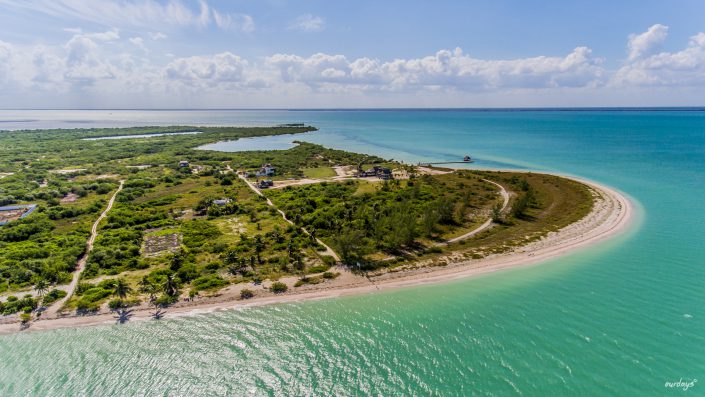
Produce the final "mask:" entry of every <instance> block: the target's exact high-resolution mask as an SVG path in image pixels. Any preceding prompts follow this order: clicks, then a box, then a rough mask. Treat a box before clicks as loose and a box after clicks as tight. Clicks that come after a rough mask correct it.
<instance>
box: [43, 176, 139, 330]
mask: <svg viewBox="0 0 705 397" xmlns="http://www.w3.org/2000/svg"><path fill="white" fill-rule="evenodd" d="M124 185H125V181H124V180H122V181H120V186H119V187H118V189H117V190H116V191H115V193H114V194H113V196H112V197H111V198H110V201H108V206H107V207H105V210H103V212H102V213H101V214H100V216H99V217H98V219H96V221H95V222H94V223H93V227H92V228H91V237H90V238H89V239H88V242H87V243H86V252H85V253H84V254H83V256H81V258H80V259H79V260H78V263H76V271H74V272H73V278H72V279H71V283H70V284H69V287H68V289H67V290H66V296H65V297H63V298H62V299H60V300H58V301H56V302H55V303H54V304H53V305H52V306H51V307H50V308H49V309H47V311H46V312H45V314H44V315H43V316H42V317H43V318H47V317H55V316H56V315H57V314H58V312H59V310H60V309H61V308H62V307H63V306H64V303H66V301H68V300H69V299H70V298H71V296H72V295H73V293H74V291H75V290H76V286H78V280H79V279H80V278H81V273H83V270H84V269H85V268H86V262H88V255H89V254H90V253H91V251H92V250H93V244H94V243H95V239H96V237H98V225H99V224H100V222H101V221H102V220H103V219H105V217H106V216H108V212H110V210H111V209H112V208H113V204H115V197H117V195H118V193H120V191H121V190H122V187H123V186H124Z"/></svg>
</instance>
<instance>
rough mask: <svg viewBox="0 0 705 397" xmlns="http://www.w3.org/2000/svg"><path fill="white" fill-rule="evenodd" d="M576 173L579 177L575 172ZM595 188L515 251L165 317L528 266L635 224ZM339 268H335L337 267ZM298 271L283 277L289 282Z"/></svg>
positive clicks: (179, 309) (56, 323)
mask: <svg viewBox="0 0 705 397" xmlns="http://www.w3.org/2000/svg"><path fill="white" fill-rule="evenodd" d="M573 179H575V178H573ZM578 181H579V182H582V183H585V184H587V185H588V186H590V187H591V188H592V189H593V190H594V194H595V197H596V203H595V206H594V208H593V211H592V212H591V213H590V214H588V215H587V216H586V217H585V218H583V219H582V220H580V221H578V222H576V223H573V224H571V225H569V226H567V227H565V228H563V229H561V230H559V231H558V232H554V233H551V234H549V235H548V236H546V237H544V238H543V239H541V240H539V241H536V242H533V243H530V244H528V245H526V246H522V247H519V248H518V249H516V250H515V251H512V252H507V253H503V254H499V255H492V256H489V257H486V258H483V259H477V260H459V261H457V262H453V263H450V264H448V265H446V266H436V267H418V268H409V269H405V270H403V271H394V272H384V273H380V274H379V275H377V276H375V277H371V279H367V278H366V277H363V276H358V275H354V274H352V273H349V272H346V273H344V274H341V276H340V277H339V278H337V279H335V280H332V281H330V282H325V283H323V284H318V285H310V286H305V287H300V288H290V292H288V293H286V294H282V295H274V294H271V293H269V292H267V291H265V290H264V289H263V288H262V286H259V290H257V291H256V297H255V298H254V299H251V300H247V301H242V300H239V299H238V296H239V295H237V296H236V291H239V290H240V289H242V288H253V289H254V287H251V286H249V285H242V286H241V285H237V286H231V287H228V289H232V290H233V291H231V292H228V293H225V294H223V295H222V296H220V297H217V298H213V299H211V300H206V299H204V300H201V301H195V302H189V303H182V302H180V303H179V304H177V305H175V306H173V307H170V308H169V309H168V313H167V314H166V318H172V317H178V316H184V315H192V314H198V313H208V312H213V311H218V310H225V309H231V308H235V307H252V306H260V305H268V304H275V303H287V302H299V301H307V300H317V299H325V298H334V297H340V296H348V295H356V294H363V293H370V292H374V291H377V290H388V289H393V288H399V287H408V286H415V285H423V284H430V283H439V282H445V281H450V280H455V279H460V278H465V277H470V276H476V275H481V274H487V273H491V272H495V271H499V270H504V269H510V268H514V267H520V266H527V265H532V264H536V263H540V262H544V261H547V260H549V259H553V258H556V257H559V256H562V255H565V254H567V253H570V252H574V251H575V250H577V249H581V248H586V247H589V246H591V245H594V244H596V243H599V242H601V241H604V240H606V239H608V238H610V237H613V236H615V235H617V234H619V233H621V232H623V231H624V230H626V229H627V227H628V226H629V225H630V224H631V220H632V219H633V214H634V210H633V207H632V204H631V203H630V202H629V200H628V199H627V198H626V197H625V196H624V195H622V194H620V193H619V192H617V191H615V190H613V189H610V188H608V187H605V186H602V185H598V184H596V183H593V182H589V181H584V180H578ZM337 270H338V269H336V271H337ZM295 279H296V278H295V277H290V278H286V279H282V281H285V282H287V283H290V282H291V281H294V280H295ZM150 319H151V315H150V311H149V310H148V309H147V308H142V309H138V310H135V312H134V315H133V317H132V318H131V320H130V321H146V320H150ZM114 323H115V319H114V317H113V315H112V314H110V313H104V314H98V315H93V316H85V317H65V318H59V319H55V320H41V321H37V322H34V323H33V324H32V327H31V328H30V329H29V330H30V331H31V330H45V329H55V328H65V327H78V326H89V325H98V324H114ZM18 330H19V325H18V324H17V323H13V324H0V334H6V333H13V332H17V331H18Z"/></svg>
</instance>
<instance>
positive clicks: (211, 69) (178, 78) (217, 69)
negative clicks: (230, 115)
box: [164, 52, 248, 87]
mask: <svg viewBox="0 0 705 397" xmlns="http://www.w3.org/2000/svg"><path fill="white" fill-rule="evenodd" d="M247 65H248V63H247V61H245V60H244V59H242V58H240V57H239V56H237V55H233V54H232V53H230V52H223V53H220V54H216V55H213V56H193V57H188V58H178V59H175V60H173V61H171V62H170V63H169V64H168V65H166V67H165V68H164V74H165V76H166V78H168V79H169V80H171V81H174V82H181V83H185V84H188V85H191V86H204V87H208V86H210V87H214V86H217V85H219V84H232V83H241V82H243V72H244V71H245V68H246V67H247Z"/></svg>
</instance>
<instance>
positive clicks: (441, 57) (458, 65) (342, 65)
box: [265, 47, 604, 90]
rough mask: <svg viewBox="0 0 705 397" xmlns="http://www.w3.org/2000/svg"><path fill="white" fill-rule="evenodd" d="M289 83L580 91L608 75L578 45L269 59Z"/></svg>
mask: <svg viewBox="0 0 705 397" xmlns="http://www.w3.org/2000/svg"><path fill="white" fill-rule="evenodd" d="M265 62H266V64H267V65H268V66H270V67H274V68H276V69H277V70H278V71H279V73H280V76H281V79H282V81H283V82H287V83H288V82H299V83H305V84H309V85H313V86H315V85H318V84H322V83H341V84H354V85H362V86H365V87H367V88H377V89H385V90H387V89H395V90H405V89H423V88H430V87H446V88H450V89H460V90H463V89H466V90H468V89H470V90H471V89H482V90H484V89H491V88H503V87H504V88H506V87H511V88H549V87H562V86H563V87H580V86H587V85H594V84H596V83H597V82H598V81H599V80H600V79H601V78H602V76H603V74H604V70H603V68H602V67H601V66H600V63H601V60H600V59H595V58H593V57H592V55H591V51H590V49H588V48H586V47H578V48H576V49H575V50H574V51H573V52H571V53H570V54H568V55H566V56H565V57H543V56H542V57H535V58H523V59H515V60H481V59H476V58H472V57H470V56H469V55H466V54H464V53H463V51H462V50H461V49H460V48H456V49H455V50H453V51H450V50H442V51H438V52H437V53H436V54H434V55H431V56H427V57H424V58H416V59H396V60H393V61H387V62H383V61H380V60H377V59H370V58H359V59H355V60H352V61H349V60H348V59H347V58H346V57H345V56H343V55H327V54H314V55H312V56H311V57H308V58H302V57H300V56H296V55H287V54H276V55H273V56H271V57H268V58H267V59H266V61H265Z"/></svg>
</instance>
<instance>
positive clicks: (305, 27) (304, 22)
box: [289, 14, 326, 32]
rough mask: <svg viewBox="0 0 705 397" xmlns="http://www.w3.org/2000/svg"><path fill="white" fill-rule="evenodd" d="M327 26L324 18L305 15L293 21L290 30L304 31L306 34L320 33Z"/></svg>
mask: <svg viewBox="0 0 705 397" xmlns="http://www.w3.org/2000/svg"><path fill="white" fill-rule="evenodd" d="M325 25H326V23H325V21H324V20H323V18H321V17H318V16H315V15H311V14H304V15H300V16H299V17H298V18H296V19H295V20H294V21H292V22H291V23H290V24H289V29H292V30H302V31H304V32H320V31H322V30H323V29H325Z"/></svg>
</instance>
